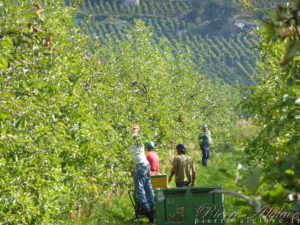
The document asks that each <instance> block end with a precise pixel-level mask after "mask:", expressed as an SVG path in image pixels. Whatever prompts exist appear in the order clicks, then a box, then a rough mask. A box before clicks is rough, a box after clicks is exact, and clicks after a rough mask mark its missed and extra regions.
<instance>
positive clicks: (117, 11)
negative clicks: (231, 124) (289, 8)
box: [66, 0, 284, 84]
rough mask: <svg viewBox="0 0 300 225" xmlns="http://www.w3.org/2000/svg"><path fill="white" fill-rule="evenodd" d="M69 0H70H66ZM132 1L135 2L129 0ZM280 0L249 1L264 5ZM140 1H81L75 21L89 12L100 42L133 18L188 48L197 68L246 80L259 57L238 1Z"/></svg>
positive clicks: (121, 32)
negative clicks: (131, 2)
mask: <svg viewBox="0 0 300 225" xmlns="http://www.w3.org/2000/svg"><path fill="white" fill-rule="evenodd" d="M66 2H67V4H71V1H70V0H67V1H66ZM133 2H134V1H133ZM281 2H284V1H283V0H273V1H252V4H253V5H254V6H256V7H261V8H262V9H267V8H270V7H271V6H275V5H276V4H277V3H281ZM137 3H139V4H138V5H135V4H125V1H121V0H110V1H107V0H98V1H96V0H85V1H84V2H83V3H82V5H81V11H80V14H79V16H78V23H79V24H82V23H83V21H84V20H82V18H87V17H88V16H90V15H91V16H92V17H91V25H90V26H89V32H90V33H92V34H96V35H97V36H99V37H100V40H102V41H103V42H104V40H105V39H107V38H108V36H109V37H110V38H111V39H113V40H124V38H125V33H126V30H127V29H128V28H129V27H130V26H131V24H132V21H133V20H134V19H140V20H143V21H144V22H145V23H146V25H149V26H152V27H153V31H154V36H155V38H156V39H159V38H162V37H165V38H167V39H168V40H169V41H170V42H171V43H172V45H173V46H174V48H176V46H177V43H181V44H182V46H183V48H185V49H189V50H190V51H191V52H192V58H193V60H194V61H195V62H197V64H198V65H199V67H200V68H201V72H202V73H203V74H206V75H207V76H208V77H210V78H212V79H214V80H215V79H217V78H221V79H222V80H223V81H225V82H226V83H229V84H234V83H236V81H238V82H241V83H244V84H248V83H249V77H251V76H253V75H254V74H255V69H254V63H255V61H256V59H258V58H259V53H258V52H257V51H256V50H255V47H254V44H253V42H255V37H253V36H250V35H246V34H245V33H247V32H249V31H250V30H252V29H253V27H254V26H255V24H253V23H249V22H247V21H248V20H247V17H249V15H248V14H247V13H246V12H244V11H243V9H242V7H241V6H240V5H239V4H238V3H237V1H235V0H232V1H218V3H216V1H200V2H199V1H195V0H194V1H193V0H191V1H178V0H177V1H175V0H173V1H169V0H155V1H154V0H151V1H149V0H140V1H137Z"/></svg>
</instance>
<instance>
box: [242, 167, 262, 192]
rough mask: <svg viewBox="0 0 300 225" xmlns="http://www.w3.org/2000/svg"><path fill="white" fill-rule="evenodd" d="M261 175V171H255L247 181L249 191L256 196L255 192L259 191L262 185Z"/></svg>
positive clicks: (256, 169)
mask: <svg viewBox="0 0 300 225" xmlns="http://www.w3.org/2000/svg"><path fill="white" fill-rule="evenodd" d="M260 174H261V171H260V169H258V168H255V169H253V170H252V171H251V172H250V175H249V176H248V177H247V180H246V183H245V184H246V187H247V189H248V190H249V191H250V192H251V193H252V194H255V192H256V191H257V189H258V187H259V183H260Z"/></svg>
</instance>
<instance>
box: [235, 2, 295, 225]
mask: <svg viewBox="0 0 300 225" xmlns="http://www.w3.org/2000/svg"><path fill="white" fill-rule="evenodd" d="M299 11H300V1H299V0H295V1H293V4H287V5H279V6H278V7H277V11H276V12H277V13H275V14H273V13H270V14H271V15H273V16H274V17H272V18H269V19H267V20H264V21H263V22H262V25H261V26H260V28H259V31H258V32H259V33H258V34H259V35H260V36H261V38H262V39H261V43H260V49H261V52H262V60H261V61H260V62H259V63H258V68H259V77H258V79H257V80H256V82H255V85H253V86H251V87H248V88H246V89H245V90H244V92H243V93H244V96H245V97H244V98H243V100H242V102H241V104H240V106H241V108H242V109H243V111H244V112H245V113H246V114H247V115H248V116H249V117H252V118H253V121H254V123H255V125H256V126H257V127H258V128H259V132H258V133H257V135H256V136H255V137H254V138H253V139H251V140H250V141H249V142H248V143H247V148H246V153H247V157H246V159H247V161H248V165H249V166H250V167H249V170H250V171H248V176H244V177H243V178H242V179H241V181H240V182H241V183H240V184H241V185H242V184H244V185H245V186H244V188H245V189H244V192H245V193H246V194H248V195H251V196H253V199H256V200H258V202H259V204H262V205H268V206H269V207H274V209H275V210H278V211H279V210H280V209H282V208H284V209H285V210H286V211H288V212H290V213H291V215H296V213H297V212H299V209H300V204H299V197H300V196H299V192H300V183H299V181H300V152H299V149H300V145H299V143H300V136H299V119H300V115H299V108H300V105H299V104H300V96H299V93H300V89H299V84H300V81H299V78H300V77H299V74H300V66H299V65H300V63H299V62H300V55H299V49H298V47H297V45H298V44H299V43H300V37H299V35H298V31H297V30H298V29H299V24H298V22H296V21H298V20H299ZM283 12H285V13H284V16H279V15H281V14H280V13H283ZM292 20H295V21H294V22H292ZM275 24H276V26H275ZM286 29H289V30H290V32H289V33H288V34H287V33H286V34H285V35H283V33H284V32H285V30H286ZM291 45H293V47H291ZM251 174H252V175H251ZM252 178H253V179H252ZM295 218H296V217H295ZM295 218H294V219H295ZM277 219H278V218H277ZM291 219H292V218H291V217H289V218H285V220H286V223H289V222H292V220H291Z"/></svg>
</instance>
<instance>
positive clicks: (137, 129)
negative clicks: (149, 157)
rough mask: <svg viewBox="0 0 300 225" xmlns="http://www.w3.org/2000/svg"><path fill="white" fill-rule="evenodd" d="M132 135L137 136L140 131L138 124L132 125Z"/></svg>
mask: <svg viewBox="0 0 300 225" xmlns="http://www.w3.org/2000/svg"><path fill="white" fill-rule="evenodd" d="M132 129H133V134H138V133H139V132H140V130H141V128H140V126H139V125H138V124H132Z"/></svg>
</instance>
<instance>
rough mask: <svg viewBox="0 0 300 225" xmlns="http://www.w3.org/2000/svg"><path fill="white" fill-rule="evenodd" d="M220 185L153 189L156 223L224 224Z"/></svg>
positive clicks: (166, 224)
mask: <svg viewBox="0 0 300 225" xmlns="http://www.w3.org/2000/svg"><path fill="white" fill-rule="evenodd" d="M222 189H223V187H222V186H209V187H183V188H160V189H156V190H155V204H156V224H157V225H192V224H193V225H196V224H198V225H200V224H202V225H203V224H209V225H212V224H215V225H219V224H224V219H223V215H224V204H223V203H224V200H223V195H222V194H213V195H211V194H209V192H210V191H213V190H222Z"/></svg>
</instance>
